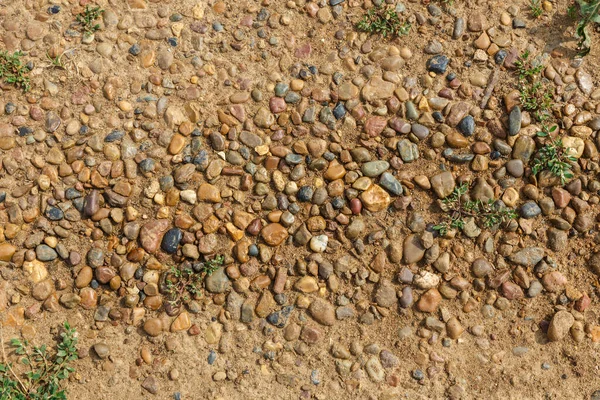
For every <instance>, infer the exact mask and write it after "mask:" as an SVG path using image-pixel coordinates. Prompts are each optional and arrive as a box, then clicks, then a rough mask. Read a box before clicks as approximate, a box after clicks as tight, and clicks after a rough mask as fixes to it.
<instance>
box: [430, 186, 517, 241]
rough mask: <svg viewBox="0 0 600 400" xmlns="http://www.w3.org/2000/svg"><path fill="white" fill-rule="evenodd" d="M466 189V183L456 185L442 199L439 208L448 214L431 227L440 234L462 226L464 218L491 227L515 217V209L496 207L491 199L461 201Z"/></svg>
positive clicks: (463, 225)
mask: <svg viewBox="0 0 600 400" xmlns="http://www.w3.org/2000/svg"><path fill="white" fill-rule="evenodd" d="M468 189H469V186H468V184H467V183H463V184H462V185H459V186H456V187H455V188H454V190H453V191H452V193H451V194H450V195H449V196H448V197H446V198H445V199H443V200H442V202H441V208H442V210H443V211H446V212H447V213H448V214H447V216H446V218H445V220H444V221H442V222H440V223H439V224H437V225H434V227H433V229H434V230H436V231H438V232H439V233H440V235H442V236H443V235H445V234H446V233H448V231H449V230H450V229H462V228H464V227H465V224H466V223H465V219H466V218H474V219H475V222H476V224H477V225H479V226H483V227H484V228H492V227H495V226H499V225H500V224H503V223H506V222H507V221H509V220H511V219H515V218H516V217H517V213H516V211H515V210H513V209H511V208H506V207H498V205H497V203H496V202H495V201H494V200H492V199H490V200H488V201H487V202H483V201H481V200H466V201H463V199H462V197H463V195H465V194H466V193H467V191H468Z"/></svg>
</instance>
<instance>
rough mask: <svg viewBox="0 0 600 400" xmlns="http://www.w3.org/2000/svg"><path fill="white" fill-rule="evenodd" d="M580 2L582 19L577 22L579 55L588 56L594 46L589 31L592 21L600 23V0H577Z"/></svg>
mask: <svg viewBox="0 0 600 400" xmlns="http://www.w3.org/2000/svg"><path fill="white" fill-rule="evenodd" d="M577 4H579V14H580V16H581V19H580V20H579V23H578V24H577V30H576V35H577V37H578V38H579V44H578V47H579V55H580V56H582V57H583V56H586V55H588V54H589V52H590V50H591V46H592V38H591V36H590V35H589V33H588V31H587V27H588V25H589V24H590V23H592V22H595V23H600V15H598V12H599V11H600V0H590V1H587V0H577Z"/></svg>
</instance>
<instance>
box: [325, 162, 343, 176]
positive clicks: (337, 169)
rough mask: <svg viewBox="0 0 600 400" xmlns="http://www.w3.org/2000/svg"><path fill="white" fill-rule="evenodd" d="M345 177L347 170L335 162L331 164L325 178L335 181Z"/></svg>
mask: <svg viewBox="0 0 600 400" xmlns="http://www.w3.org/2000/svg"><path fill="white" fill-rule="evenodd" d="M344 175H346V168H344V166H343V165H342V164H340V163H339V162H337V161H336V160H334V161H332V162H331V163H330V164H329V168H327V171H325V174H324V175H323V177H324V178H325V179H327V180H328V181H335V180H336V179H341V178H343V177H344Z"/></svg>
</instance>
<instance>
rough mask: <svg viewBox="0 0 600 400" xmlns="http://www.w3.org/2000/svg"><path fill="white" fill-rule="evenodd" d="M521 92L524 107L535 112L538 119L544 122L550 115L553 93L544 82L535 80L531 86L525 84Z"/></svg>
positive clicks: (534, 114) (520, 96)
mask: <svg viewBox="0 0 600 400" xmlns="http://www.w3.org/2000/svg"><path fill="white" fill-rule="evenodd" d="M519 92H520V93H519V99H520V101H521V105H522V106H523V109H524V110H527V111H531V112H533V116H534V118H535V119H536V120H538V121H540V122H543V121H546V120H547V119H548V118H549V117H550V107H552V93H551V92H550V89H548V88H547V87H546V86H544V85H543V84H542V82H535V83H533V84H532V85H530V86H527V85H523V86H521V90H520V91H519Z"/></svg>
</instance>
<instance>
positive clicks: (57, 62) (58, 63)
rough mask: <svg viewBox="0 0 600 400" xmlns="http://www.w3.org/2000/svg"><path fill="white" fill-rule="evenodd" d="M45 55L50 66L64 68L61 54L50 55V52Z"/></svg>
mask: <svg viewBox="0 0 600 400" xmlns="http://www.w3.org/2000/svg"><path fill="white" fill-rule="evenodd" d="M46 57H48V60H49V61H50V65H51V66H52V67H54V68H60V69H65V64H64V63H63V61H62V54H60V55H58V56H56V57H51V56H50V54H48V53H46Z"/></svg>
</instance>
